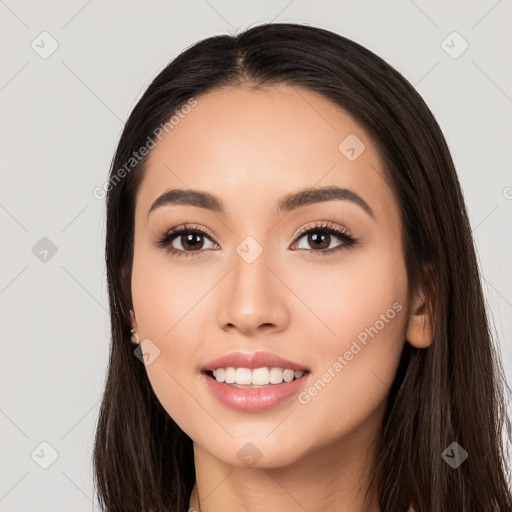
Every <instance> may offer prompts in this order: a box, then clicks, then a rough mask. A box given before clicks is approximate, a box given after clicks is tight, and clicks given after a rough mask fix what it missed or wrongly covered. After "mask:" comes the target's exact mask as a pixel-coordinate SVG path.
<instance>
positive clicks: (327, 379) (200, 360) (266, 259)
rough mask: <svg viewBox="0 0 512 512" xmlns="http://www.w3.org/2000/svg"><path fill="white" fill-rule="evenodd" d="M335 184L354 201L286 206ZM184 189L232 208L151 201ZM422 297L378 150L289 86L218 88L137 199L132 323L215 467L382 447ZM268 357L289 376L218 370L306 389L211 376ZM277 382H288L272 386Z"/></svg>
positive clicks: (173, 410)
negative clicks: (378, 441)
mask: <svg viewBox="0 0 512 512" xmlns="http://www.w3.org/2000/svg"><path fill="white" fill-rule="evenodd" d="M325 187H337V189H339V190H341V192H340V191H339V190H338V192H337V193H336V194H335V193H334V192H332V193H331V195H327V194H324V195H323V196H320V197H319V196H307V195H305V194H302V195H299V196H296V197H295V198H294V200H289V201H284V200H283V198H286V197H287V196H290V195H293V194H296V193H297V192H299V191H302V190H304V189H322V188H325ZM174 189H178V190H180V191H190V190H194V191H200V192H205V193H208V194H210V195H212V196H214V197H215V198H216V199H217V201H216V202H215V201H214V202H212V201H210V202H209V203H207V204H203V206H201V205H200V204H199V203H198V202H197V201H196V200H194V201H195V204H186V203H187V201H186V200H180V199H176V198H177V197H178V194H176V193H174V195H173V197H174V199H175V200H174V201H171V200H170V199H171V198H170V197H168V199H169V201H168V202H165V201H163V200H161V201H160V202H159V204H154V203H155V201H156V200H157V199H158V198H160V197H161V196H162V195H163V194H164V193H165V192H166V191H170V190H174ZM331 190H334V189H331ZM301 199H302V200H301ZM304 199H308V200H307V201H304ZM189 202H190V201H189ZM214 203H215V204H216V205H217V206H219V204H220V205H221V206H222V208H217V209H212V208H211V207H212V206H213V205H214ZM217 203H218V204H217ZM152 206H153V208H152ZM279 207H281V208H280V209H279ZM150 210H151V212H150ZM221 210H222V211H221ZM184 224H186V225H187V226H186V228H187V229H188V231H186V232H185V233H180V234H174V235H173V234H171V236H168V237H167V240H166V241H165V240H164V243H165V242H166V245H165V246H164V247H162V246H160V245H159V241H161V240H162V238H165V235H166V233H168V232H169V231H170V230H171V229H173V228H183V227H184V226H183V225H184ZM203 232H204V233H203ZM407 296H408V286H407V276H406V269H405V264H404V258H403V254H402V245H401V223H400V216H399V211H398V207H397V203H396V199H395V198H394V196H393V194H392V192H391V190H390V189H389V187H388V185H387V184H386V181H385V178H384V171H383V168H382V163H381V160H380V157H379V154H378V152H377V149H376V146H375V145H374V143H373V142H372V140H371V139H370V138H369V136H368V134H367V133H365V131H363V129H362V128H361V127H360V126H359V125H358V124H357V123H356V122H355V121H354V120H353V119H352V118H351V117H350V116H349V115H348V114H347V113H345V112H344V111H343V110H341V109H340V108H339V107H338V106H336V105H334V104H333V103H331V102H330V101H329V100H327V99H325V98H323V97H322V96H319V95H316V94H314V93H312V92H309V91H307V90H304V89H298V88H292V87H290V86H286V85H279V86H272V87H269V88H266V89H264V90H252V89H250V88H248V87H242V88H225V89H222V90H217V91H214V92H211V93H208V94H206V95H204V96H201V97H198V98H197V105H196V106H195V107H194V108H192V109H191V110H190V112H189V113H188V114H186V115H185V116H183V117H182V118H181V119H180V121H179V123H178V124H177V125H175V126H174V127H173V129H172V130H170V131H169V133H168V134H167V135H166V136H165V137H164V138H162V140H161V141H160V142H159V143H158V144H157V145H156V147H155V148H154V149H153V150H152V153H151V155H150V157H149V159H148V162H147V167H146V170H145V176H144V179H143V181H142V182H141V185H140V188H139V190H138V192H137V197H136V213H135V246H134V261H133V269H132V297H133V310H134V312H135V317H134V319H133V325H134V327H136V328H137V330H138V335H139V338H140V339H141V340H146V341H144V342H143V347H144V343H145V344H146V347H147V350H148V351H149V352H150V353H152V356H151V358H152V362H151V363H150V364H148V365H147V366H146V370H147V374H148V377H149V380H150V382H151V385H152V387H153V390H154V392H155V394H156V396H157V397H158V399H159V400H160V402H161V403H162V405H163V407H164V408H165V409H166V411H167V412H168V413H169V415H170V416H171V417H172V418H173V419H174V421H175V422H176V423H177V424H178V425H179V426H180V427H181V428H182V430H183V431H184V432H186V433H187V434H188V435H189V436H190V437H191V438H192V439H193V440H194V442H195V443H196V444H197V445H199V446H201V447H202V448H204V449H205V450H207V451H208V452H209V453H210V454H211V455H212V456H213V457H215V458H216V459H218V460H220V461H223V462H225V463H227V464H230V465H234V466H241V465H243V463H244V462H243V455H247V454H248V455H253V457H258V458H259V462H258V465H259V466H267V467H278V466H284V465H286V464H291V463H293V462H296V461H298V460H300V459H301V458H302V457H305V456H307V455H310V454H312V453H314V452H315V451H317V450H322V449H328V448H329V446H331V445H339V446H343V445H344V444H345V445H346V444H347V443H349V442H350V441H349V440H352V439H354V437H355V436H357V435H358V434H360V435H363V434H362V433H364V432H366V433H369V432H372V431H373V432H375V429H376V428H377V427H378V424H379V422H380V421H381V419H382V413H383V410H384V403H385V400H386V398H387V395H388V393H389V387H390V385H391V383H392V381H393V379H394V376H395V373H396V369H397V366H398V361H399V358H400V354H401V351H402V349H403V344H404V340H405V337H406V328H407V321H408V317H407V315H408V311H409V304H408V302H407ZM147 340H149V341H147ZM262 351H265V352H267V353H272V354H274V355H277V356H280V357H282V358H285V359H286V360H287V362H286V363H283V362H282V361H281V362H276V361H272V360H271V359H265V358H263V359H261V360H252V361H248V360H244V359H240V360H239V361H238V363H237V362H236V361H235V362H234V363H233V362H223V363H221V367H224V368H225V367H230V366H231V367H235V368H236V367H239V368H247V366H249V368H248V370H249V374H247V371H245V370H241V371H238V370H234V371H233V373H234V374H235V377H238V379H244V378H247V375H249V377H248V378H255V372H252V370H251V367H254V368H262V367H268V368H269V370H270V369H271V368H272V367H281V368H282V369H283V370H284V369H286V368H287V366H290V367H292V366H293V365H292V363H294V364H295V368H298V369H299V370H297V371H298V373H297V374H295V372H294V371H293V372H292V375H293V378H294V379H295V377H296V376H299V377H300V375H301V374H300V370H303V372H304V373H303V376H302V377H301V378H298V379H295V380H293V381H292V382H286V378H285V381H284V382H283V383H281V384H272V383H269V384H267V385H263V384H262V386H263V387H260V388H253V389H247V388H244V387H236V386H233V385H230V384H227V383H226V382H224V383H217V381H216V380H215V382H214V381H213V379H212V376H211V375H208V374H207V373H206V372H205V371H204V369H205V368H210V369H213V368H211V367H212V365H210V364H209V363H210V362H211V361H214V360H215V359H217V358H219V357H221V356H224V355H226V354H233V353H236V352H238V353H243V354H249V355H252V354H254V353H257V352H258V353H259V352H262ZM267 355H268V354H267ZM213 366H218V363H215V364H214V365H213ZM288 369H291V370H293V369H294V368H293V367H292V368H288ZM231 372H232V371H231V370H228V371H227V372H222V370H221V371H220V372H219V371H217V372H216V375H217V376H218V377H219V378H220V379H221V380H222V379H223V378H224V379H227V378H228V374H229V375H231ZM272 374H273V375H274V376H276V375H277V377H278V380H279V377H281V376H284V377H286V375H287V376H288V379H289V378H290V375H291V374H290V372H285V374H283V375H281V374H279V372H278V371H277V370H272V371H269V372H268V374H267V373H265V370H259V372H258V378H262V379H263V381H265V379H268V378H269V376H271V375H272ZM229 380H232V377H229ZM256 380H257V379H255V381H256ZM263 381H262V382H263ZM235 384H236V383H235ZM247 443H252V445H249V444H247ZM254 447H256V448H254Z"/></svg>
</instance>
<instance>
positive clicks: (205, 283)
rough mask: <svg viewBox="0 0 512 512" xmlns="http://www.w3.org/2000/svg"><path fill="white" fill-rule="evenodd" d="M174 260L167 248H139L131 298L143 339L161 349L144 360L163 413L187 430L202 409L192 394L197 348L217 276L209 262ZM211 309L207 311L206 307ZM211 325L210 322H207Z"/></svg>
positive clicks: (133, 271)
mask: <svg viewBox="0 0 512 512" xmlns="http://www.w3.org/2000/svg"><path fill="white" fill-rule="evenodd" d="M199 267H201V265H200V264H199V265H198V264H197V263H193V262H191V261H190V262H188V261H187V262H184V263H181V262H180V263H177V262H176V260H173V261H171V256H170V255H168V254H166V253H165V251H162V252H155V251H154V250H152V249H151V248H150V249H144V248H141V249H140V251H139V252H138V253H137V252H136V254H135V255H134V262H133V270H132V282H131V284H132V298H133V305H134V308H135V311H136V315H137V323H138V327H139V331H140V334H141V339H144V340H145V339H149V340H151V342H152V343H153V344H154V346H156V347H157V349H158V351H159V354H158V357H156V358H154V360H153V361H152V362H151V364H149V365H147V366H146V371H147V374H148V378H149V381H150V383H151V386H152V388H153V390H154V392H155V395H156V396H157V397H158V399H159V401H160V402H161V404H162V406H163V407H164V408H165V409H166V411H167V413H168V414H169V415H170V416H171V417H172V418H173V419H174V420H175V421H176V423H178V425H180V427H181V428H182V429H183V430H186V431H188V429H189V428H190V425H191V424H193V423H194V422H196V421H197V418H198V417H199V416H200V415H201V414H204V412H203V411H202V410H201V409H200V408H198V409H196V408H195V407H196V405H197V403H196V402H195V401H194V400H193V399H192V394H193V392H194V390H193V389H192V388H193V386H194V379H195V378H197V376H198V373H197V372H198V363H197V361H198V352H199V349H200V346H199V344H200V342H201V340H204V339H205V338H209V337H210V336H207V335H205V332H206V331H205V329H204V322H205V321H206V319H209V322H210V323H211V321H212V311H213V309H212V307H213V305H212V304H211V303H210V302H209V301H208V292H209V291H210V290H212V289H213V288H214V286H215V284H216V282H217V281H218V278H217V277H216V276H215V275H214V274H213V273H212V272H211V271H208V270H207V266H203V267H201V268H204V269H206V271H199V270H198V269H199ZM208 309H209V311H207V310H208ZM210 329H211V327H210Z"/></svg>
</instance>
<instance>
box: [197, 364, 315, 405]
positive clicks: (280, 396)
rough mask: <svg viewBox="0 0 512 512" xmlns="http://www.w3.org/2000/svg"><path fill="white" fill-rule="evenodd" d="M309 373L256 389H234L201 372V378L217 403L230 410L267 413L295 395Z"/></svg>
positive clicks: (303, 384)
mask: <svg viewBox="0 0 512 512" xmlns="http://www.w3.org/2000/svg"><path fill="white" fill-rule="evenodd" d="M309 375H310V373H306V374H305V375H303V376H302V377H301V378H300V379H296V380H292V381H291V382H282V383H281V384H267V385H266V386H261V387H258V388H235V387H232V386H230V385H228V384H226V383H224V382H217V381H216V380H215V378H214V377H211V376H210V375H209V374H208V373H206V371H205V372H203V373H202V375H201V377H202V379H203V380H204V381H205V384H206V386H207V387H208V388H209V390H210V392H211V393H212V394H213V396H214V397H215V398H217V400H219V402H221V403H223V404H224V405H227V406H228V407H231V408H232V409H235V410H238V411H244V412H260V411H267V410H269V409H272V408H273V407H277V406H278V405H280V404H282V403H283V402H285V401H286V400H289V399H290V398H291V397H292V396H294V395H296V394H297V393H298V392H299V391H300V390H301V388H303V387H304V386H305V385H306V382H307V381H308V380H309Z"/></svg>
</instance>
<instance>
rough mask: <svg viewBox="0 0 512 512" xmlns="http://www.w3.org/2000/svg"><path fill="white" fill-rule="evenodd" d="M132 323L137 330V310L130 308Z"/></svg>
mask: <svg viewBox="0 0 512 512" xmlns="http://www.w3.org/2000/svg"><path fill="white" fill-rule="evenodd" d="M130 325H131V326H132V329H135V330H137V320H136V319H135V312H134V311H133V309H130Z"/></svg>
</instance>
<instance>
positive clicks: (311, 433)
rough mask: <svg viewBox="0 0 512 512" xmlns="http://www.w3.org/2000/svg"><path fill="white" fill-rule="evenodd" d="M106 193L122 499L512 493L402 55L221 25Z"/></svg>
mask: <svg viewBox="0 0 512 512" xmlns="http://www.w3.org/2000/svg"><path fill="white" fill-rule="evenodd" d="M105 190H106V191H107V238H106V263H107V272H108V282H109V296H110V308H111V320H112V352H111V359H110V364H109V369H108V377H107V383H106V389H105V395H104V398H103V403H102V407H101V411H100V418H99V423H98V428H97V435H96V442H95V451H94V465H95V483H96V486H97V489H98V495H99V499H100V503H101V505H102V506H103V507H104V509H105V510H108V511H112V512H113V511H121V510H122V511H129V510H134V511H140V510H144V511H147V510H148V511H149V510H153V511H164V510H166V511H186V510H188V509H191V510H197V511H200V512H217V511H221V510H222V511H238V510H249V511H252V512H256V511H263V510H265V511H269V510H286V511H296V510H297V511H299V510H307V511H310V512H313V511H320V510H321V511H327V510H333V511H334V510H336V511H343V512H349V511H354V512H355V511H357V512H361V511H365V512H377V511H382V512H406V511H407V510H414V511H415V512H446V511H452V510H453V511H455V510H456V511H464V512H476V511H510V510H512V496H511V491H510V487H509V484H508V482H507V477H508V474H507V471H508V468H507V466H506V461H505V457H504V447H503V444H502V433H503V432H502V427H503V423H504V422H505V421H507V425H508V418H507V416H506V411H505V406H504V403H505V398H504V391H503V386H504V384H505V380H504V376H503V371H502V367H501V365H500V360H499V356H498V354H497V351H496V349H495V347H494V346H493V344H492V340H491V337H490V334H489V327H488V320H487V318H486V311H485V307H484V298H483V295H482V289H481V284H480V277H479V271H478V267H477V262H476V258H475V250H474V246H473V240H472V237H471V229H470V224H469V221H468V217H467V213H466V208H465V205H464V200H463V197H462V193H461V188H460V185H459V182H458V179H457V176H456V172H455V169H454V165H453V162H452V159H451V156H450V153H449V150H448V147H447V144H446V141H445V139H444V137H443V135H442V133H441V131H440V128H439V126H438V124H437V122H436V121H435V119H434V117H433V115H432V113H431V112H430V110H429V109H428V107H427V106H426V105H425V103H424V102H423V100H422V99H421V97H420V96H419V95H418V93H417V92H416V91H415V90H414V88H413V87H412V86H411V85H410V84H409V82H408V81H407V80H406V79H405V78H404V77H402V76H401V75H400V74H399V73H398V72H397V71H396V70H395V69H393V68H392V67H391V66H389V65H388V64H387V63H385V62H384V61H383V60H382V59H380V58H379V57H377V56H376V55H375V54H373V53H372V52H370V51H368V50H367V49H365V48H363V47H361V46H360V45H358V44H356V43H354V42H352V41H350V40H348V39H346V38H344V37H341V36H339V35H336V34H334V33H332V32H329V31H326V30H322V29H318V28H314V27H309V26H305V25H298V24H265V25H260V26H256V27H253V28H251V29H249V30H246V31H245V32H242V33H240V34H238V35H235V36H216V37H211V38H208V39H206V40H204V41H201V42H199V43H197V44H195V45H193V46H192V47H191V48H189V49H187V50H186V51H184V52H183V53H182V54H181V55H179V56H178V57H177V58H176V59H175V60H174V61H172V62H171V63H170V64H169V65H168V66H167V67H166V68H165V69H164V70H163V71H162V72H161V73H160V74H159V75H158V76H157V77H156V79H155V80H154V81H153V82H152V83H151V85H150V86H149V88H148V89H147V91H146V92H145V94H144V95H143V97H142V98H141V99H140V101H139V102H138V104H137V105H136V107H135V108H134V110H133V112H132V114H131V115H130V118H129V119H128V121H127V123H126V126H125V128H124V131H123V133H122V136H121V139H120V142H119V146H118V148H117V151H116V155H115V158H114V161H113V164H112V168H111V172H110V178H109V181H108V183H107V184H106V187H105ZM134 344H135V345H134Z"/></svg>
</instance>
